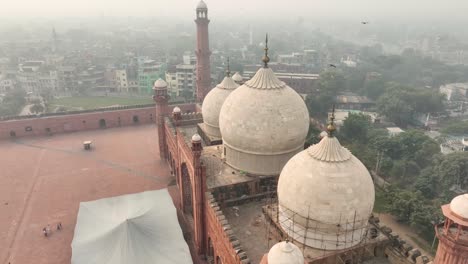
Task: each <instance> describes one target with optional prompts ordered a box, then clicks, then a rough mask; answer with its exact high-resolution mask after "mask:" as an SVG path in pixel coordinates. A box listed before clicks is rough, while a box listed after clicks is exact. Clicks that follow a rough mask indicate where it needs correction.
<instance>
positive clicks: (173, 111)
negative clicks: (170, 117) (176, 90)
mask: <svg viewBox="0 0 468 264" xmlns="http://www.w3.org/2000/svg"><path fill="white" fill-rule="evenodd" d="M180 112H181V110H180V108H179V107H178V106H176V107H174V109H172V113H180Z"/></svg>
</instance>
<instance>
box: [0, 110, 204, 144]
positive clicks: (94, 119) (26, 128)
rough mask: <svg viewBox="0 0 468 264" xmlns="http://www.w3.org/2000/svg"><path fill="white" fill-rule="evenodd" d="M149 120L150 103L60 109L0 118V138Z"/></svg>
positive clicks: (152, 118)
mask: <svg viewBox="0 0 468 264" xmlns="http://www.w3.org/2000/svg"><path fill="white" fill-rule="evenodd" d="M177 106H178V107H179V108H181V110H182V111H183V112H193V111H194V109H195V105H194V104H185V105H177ZM153 122H156V110H155V107H154V105H151V104H150V105H137V106H123V107H112V108H103V109H95V110H85V111H75V112H63V113H54V114H47V115H40V116H25V117H9V118H3V119H2V120H0V140H2V139H9V138H18V137H27V136H47V135H52V134H59V133H67V132H78V131H85V130H93V129H102V128H112V127H121V126H130V125H136V124H150V123H153Z"/></svg>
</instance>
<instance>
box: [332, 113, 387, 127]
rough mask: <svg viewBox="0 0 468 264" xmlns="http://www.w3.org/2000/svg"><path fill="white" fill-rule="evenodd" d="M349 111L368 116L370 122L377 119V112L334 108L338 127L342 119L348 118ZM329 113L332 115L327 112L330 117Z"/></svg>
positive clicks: (342, 121)
mask: <svg viewBox="0 0 468 264" xmlns="http://www.w3.org/2000/svg"><path fill="white" fill-rule="evenodd" d="M350 113H352V114H363V115H367V116H369V117H370V121H371V123H376V120H379V119H378V114H377V113H375V112H363V111H359V110H348V109H336V110H335V124H336V127H337V128H338V129H339V128H340V127H341V126H343V123H344V121H345V120H346V118H348V116H349V114H350ZM331 115H332V112H328V118H330V117H331Z"/></svg>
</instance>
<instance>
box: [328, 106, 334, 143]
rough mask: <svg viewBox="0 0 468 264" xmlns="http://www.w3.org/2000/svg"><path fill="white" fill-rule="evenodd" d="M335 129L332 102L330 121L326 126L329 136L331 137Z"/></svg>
mask: <svg viewBox="0 0 468 264" xmlns="http://www.w3.org/2000/svg"><path fill="white" fill-rule="evenodd" d="M335 131H336V127H335V105H334V104H333V110H332V114H331V116H330V122H329V123H328V126H327V133H328V136H329V137H333V133H334V132H335Z"/></svg>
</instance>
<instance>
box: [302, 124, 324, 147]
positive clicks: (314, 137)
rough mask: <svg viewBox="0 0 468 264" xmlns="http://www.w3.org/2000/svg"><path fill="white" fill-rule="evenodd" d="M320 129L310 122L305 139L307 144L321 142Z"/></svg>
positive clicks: (307, 145)
mask: <svg viewBox="0 0 468 264" xmlns="http://www.w3.org/2000/svg"><path fill="white" fill-rule="evenodd" d="M320 133H321V131H320V129H317V128H316V127H315V126H314V125H312V124H309V131H308V132H307V137H306V140H305V146H304V147H306V148H307V147H309V146H310V145H313V144H317V143H319V142H320Z"/></svg>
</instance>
